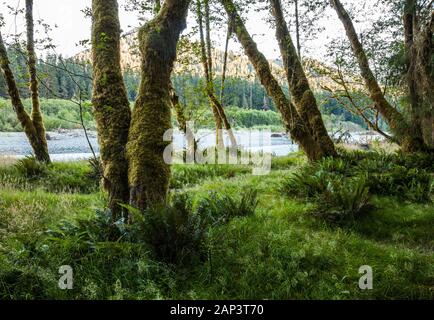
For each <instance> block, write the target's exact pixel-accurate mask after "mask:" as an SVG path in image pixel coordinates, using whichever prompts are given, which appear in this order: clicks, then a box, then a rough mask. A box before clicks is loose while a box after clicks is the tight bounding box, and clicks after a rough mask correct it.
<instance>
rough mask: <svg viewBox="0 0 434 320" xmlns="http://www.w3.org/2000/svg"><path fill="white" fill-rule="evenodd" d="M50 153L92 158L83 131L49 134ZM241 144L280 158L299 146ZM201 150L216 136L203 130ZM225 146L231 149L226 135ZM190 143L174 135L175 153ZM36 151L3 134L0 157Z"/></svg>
mask: <svg viewBox="0 0 434 320" xmlns="http://www.w3.org/2000/svg"><path fill="white" fill-rule="evenodd" d="M48 135H49V137H50V139H49V140H48V149H49V153H50V155H51V158H52V160H53V161H73V160H82V159H88V158H90V157H91V156H92V153H91V149H90V147H89V144H88V142H87V140H86V137H85V135H84V133H83V132H82V131H79V130H74V131H69V132H61V133H59V132H49V133H48ZM235 136H236V138H237V143H238V144H239V145H240V146H241V147H242V148H243V149H246V150H252V151H264V152H270V153H272V154H274V155H276V156H284V155H287V154H289V153H291V152H294V151H297V150H298V146H297V145H296V144H294V143H292V141H291V140H290V139H289V138H287V137H286V136H285V135H283V134H282V135H280V136H278V137H274V136H272V134H271V133H270V132H267V131H247V130H245V131H236V132H235ZM196 138H197V139H198V141H199V147H200V148H208V147H211V146H213V145H214V144H215V134H214V133H213V132H212V131H207V130H201V131H199V132H198V133H197V134H196ZM89 140H90V142H91V145H92V147H93V149H94V151H95V152H96V153H98V151H99V147H98V141H97V137H96V133H95V132H90V133H89ZM225 143H226V145H227V146H229V145H230V141H229V138H228V137H227V135H225ZM185 144H186V142H185V139H184V136H183V134H181V133H176V132H175V133H174V135H173V145H174V148H175V150H180V149H182V147H183V146H185ZM31 153H32V149H31V147H30V144H29V142H28V141H27V138H26V136H25V134H24V133H22V132H12V133H5V132H0V155H1V156H10V157H17V158H21V157H24V156H27V155H31Z"/></svg>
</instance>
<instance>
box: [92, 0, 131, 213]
mask: <svg viewBox="0 0 434 320" xmlns="http://www.w3.org/2000/svg"><path fill="white" fill-rule="evenodd" d="M92 13H93V15H92V17H93V21H92V63H93V95H92V104H93V108H94V116H95V120H96V124H97V129H98V130H97V131H98V140H99V145H100V151H101V152H100V153H101V161H102V166H103V188H104V190H105V191H106V192H107V193H108V197H109V204H108V207H109V209H111V211H112V214H113V219H114V220H117V219H119V218H120V217H121V215H122V213H123V209H122V207H121V206H119V204H125V203H128V201H129V187H128V162H127V159H126V150H125V148H126V144H127V141H128V132H129V126H130V121H131V110H130V104H129V101H128V96H127V92H126V89H125V85H124V81H123V76H122V71H121V60H120V59H121V58H120V34H121V30H120V23H119V13H118V3H117V0H93V1H92Z"/></svg>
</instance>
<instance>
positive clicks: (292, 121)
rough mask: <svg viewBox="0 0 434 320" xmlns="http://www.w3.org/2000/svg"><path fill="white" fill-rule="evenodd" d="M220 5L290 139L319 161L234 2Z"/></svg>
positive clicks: (318, 152) (316, 147) (306, 130)
mask: <svg viewBox="0 0 434 320" xmlns="http://www.w3.org/2000/svg"><path fill="white" fill-rule="evenodd" d="M221 3H222V4H223V6H224V8H225V10H226V12H227V14H228V17H229V19H230V21H231V24H232V26H233V30H234V33H235V34H236V36H237V38H238V40H239V42H240V43H241V45H242V46H243V48H244V51H245V53H246V55H247V56H248V57H249V60H250V62H251V63H252V65H253V67H254V68H255V70H256V74H257V76H258V77H259V79H260V81H261V83H262V85H263V86H264V87H265V89H266V91H267V93H268V95H269V96H270V97H271V98H272V99H273V102H274V104H275V106H276V107H277V109H278V110H279V111H280V113H281V114H282V118H283V121H284V123H285V126H286V128H287V130H288V132H290V134H291V137H292V138H293V139H294V140H295V141H296V142H297V143H299V145H300V147H301V148H302V149H303V150H304V152H305V153H306V156H307V157H308V159H309V160H318V159H321V158H322V157H323V156H324V154H323V152H322V150H321V148H320V146H319V144H318V142H317V141H315V139H314V138H313V136H312V134H311V131H310V128H309V125H308V124H307V123H305V122H304V121H303V119H302V118H301V117H300V115H299V114H298V111H297V109H296V107H295V106H294V105H293V104H292V103H291V102H290V101H289V99H288V98H287V97H286V95H285V93H284V92H283V90H282V88H281V87H280V85H279V83H278V81H277V80H276V78H275V77H274V76H273V74H272V73H271V69H270V65H269V63H268V61H267V59H266V58H265V56H264V55H263V54H262V53H261V52H260V51H259V50H258V47H257V45H256V43H255V42H254V41H253V39H252V37H251V36H250V34H249V32H248V31H247V29H246V27H245V25H244V22H243V20H242V19H241V17H240V15H239V14H238V12H237V9H236V7H235V4H234V2H233V1H232V0H221Z"/></svg>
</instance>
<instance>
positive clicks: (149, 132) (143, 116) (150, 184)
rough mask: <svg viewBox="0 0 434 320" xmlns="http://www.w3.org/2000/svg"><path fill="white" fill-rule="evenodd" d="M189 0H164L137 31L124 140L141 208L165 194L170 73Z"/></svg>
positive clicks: (136, 203)
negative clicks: (132, 97) (136, 79)
mask: <svg viewBox="0 0 434 320" xmlns="http://www.w3.org/2000/svg"><path fill="white" fill-rule="evenodd" d="M189 4H190V0H166V1H165V2H164V4H163V6H162V8H161V10H160V12H159V14H158V15H157V16H156V17H155V18H154V19H153V20H151V21H150V22H148V23H147V24H145V25H144V26H143V27H142V28H141V29H140V31H139V47H140V53H141V61H142V62H141V73H142V80H141V84H140V89H139V95H138V98H137V101H136V104H135V107H134V110H133V114H132V121H131V127H130V133H129V140H128V144H127V159H128V161H129V173H128V177H129V186H130V202H131V204H132V205H134V206H136V207H137V208H139V209H146V208H148V207H151V206H154V205H158V204H161V203H163V202H164V201H165V200H166V198H167V193H168V188H169V181H170V166H169V164H167V163H166V162H165V161H164V159H163V154H164V151H165V149H166V147H167V146H168V142H165V141H163V136H164V134H165V133H166V131H167V130H169V129H170V128H171V111H170V108H171V101H170V75H171V73H172V70H173V64H174V61H175V59H176V48H177V43H178V40H179V37H180V34H181V32H182V31H183V30H184V29H185V27H186V19H187V13H188V6H189Z"/></svg>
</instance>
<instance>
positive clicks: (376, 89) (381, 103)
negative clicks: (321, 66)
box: [330, 0, 426, 152]
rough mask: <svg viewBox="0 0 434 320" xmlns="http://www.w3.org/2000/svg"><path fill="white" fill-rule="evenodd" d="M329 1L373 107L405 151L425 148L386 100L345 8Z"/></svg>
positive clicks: (419, 134)
mask: <svg viewBox="0 0 434 320" xmlns="http://www.w3.org/2000/svg"><path fill="white" fill-rule="evenodd" d="M330 3H331V5H332V7H333V8H334V9H335V11H336V13H337V14H338V17H339V19H340V20H341V21H342V24H343V25H344V28H345V31H346V34H347V37H348V39H349V41H350V43H351V47H352V50H353V53H354V55H355V57H356V59H357V61H358V64H359V68H360V71H361V75H362V77H363V79H364V81H365V85H366V87H367V89H368V91H369V94H370V97H371V99H372V101H374V102H375V108H376V109H377V110H378V111H379V112H380V114H381V115H382V116H383V118H384V119H385V120H386V121H387V124H388V125H389V127H390V129H391V130H392V131H393V133H394V135H395V137H396V138H397V140H398V141H399V142H400V145H401V148H402V149H403V150H404V151H407V152H413V151H424V150H426V145H425V144H424V141H423V137H422V136H421V132H420V130H419V129H417V128H416V129H415V127H414V126H412V125H411V124H410V123H408V122H407V121H406V119H405V118H404V116H403V115H402V114H401V113H400V112H399V111H398V110H396V109H395V108H394V107H393V106H392V105H391V104H390V103H389V102H388V101H387V100H386V98H385V96H384V94H383V91H382V90H381V88H380V85H379V84H378V82H377V79H376V78H375V76H374V74H373V72H372V70H371V67H370V66H369V61H368V58H367V56H366V53H365V50H364V49H363V46H362V44H361V43H360V40H359V37H358V35H357V32H356V30H355V28H354V25H353V22H352V20H351V18H350V16H349V15H348V13H347V11H346V10H345V8H344V7H343V6H342V3H341V2H340V1H339V0H330Z"/></svg>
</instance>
